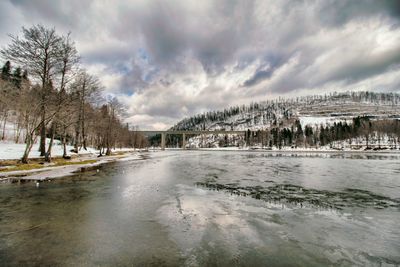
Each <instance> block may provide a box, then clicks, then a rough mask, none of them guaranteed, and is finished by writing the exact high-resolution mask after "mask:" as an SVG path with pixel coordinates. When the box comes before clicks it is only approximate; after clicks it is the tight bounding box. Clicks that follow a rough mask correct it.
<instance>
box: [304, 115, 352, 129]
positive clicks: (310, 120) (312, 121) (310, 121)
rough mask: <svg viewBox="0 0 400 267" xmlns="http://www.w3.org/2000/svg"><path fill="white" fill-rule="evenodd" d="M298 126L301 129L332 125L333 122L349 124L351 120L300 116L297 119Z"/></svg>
mask: <svg viewBox="0 0 400 267" xmlns="http://www.w3.org/2000/svg"><path fill="white" fill-rule="evenodd" d="M299 120H300V124H301V126H302V127H305V126H306V125H310V126H315V125H317V126H319V125H321V124H322V125H324V126H325V125H327V124H330V125H333V124H334V123H335V122H336V123H338V122H345V121H346V122H347V123H349V122H351V118H340V117H322V116H321V117H314V116H300V117H299Z"/></svg>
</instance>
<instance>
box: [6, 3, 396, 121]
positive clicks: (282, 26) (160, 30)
mask: <svg viewBox="0 0 400 267" xmlns="http://www.w3.org/2000/svg"><path fill="white" fill-rule="evenodd" d="M36 23H42V24H44V25H46V26H50V27H53V26H54V27H56V29H57V30H58V31H61V32H64V33H65V32H68V31H71V32H72V35H73V38H74V39H75V40H76V43H77V46H78V49H79V51H80V53H81V54H82V57H83V64H84V66H85V67H86V68H87V69H88V70H89V71H90V72H91V73H93V74H96V75H98V76H99V78H100V80H101V81H102V83H103V84H104V86H105V88H106V94H110V95H114V96H117V97H118V98H119V99H120V100H121V101H122V102H123V103H125V104H126V105H127V106H128V107H129V114H130V116H129V118H127V121H129V122H131V123H133V124H136V125H139V126H140V127H141V128H143V129H144V128H146V129H150V128H167V127H169V126H171V125H172V124H174V123H176V122H177V121H178V120H179V119H182V118H183V117H185V116H190V115H193V114H196V113H199V112H204V111H207V110H210V109H220V108H225V107H228V106H230V105H232V104H246V103H249V102H251V101H261V100H264V99H267V98H273V97H276V96H278V95H284V96H294V95H301V94H309V93H312V94H314V93H325V92H330V91H333V90H336V91H341V90H380V91H389V90H390V91H399V89H400V75H399V74H400V2H399V1H397V0H375V1H373V0H341V1H333V0H320V1H315V0H313V1H311V0H310V1H305V0H304V1H300V0H299V1H293V0H290V1H289V0H287V1H273V0H271V1H264V0H263V1H245V0H243V1H236V0H218V1H207V0H205V1H186V0H177V1H162V0H159V1H157V0H155V1H147V0H139V1H123V0H121V1H105V0H104V1H98V0H96V1H89V0H79V1H78V0H64V1H52V0H47V1H45V0H42V1H39V0H38V1H32V0H8V1H7V0H4V1H1V2H0V45H5V44H7V43H8V41H9V38H8V37H7V34H8V33H11V34H18V33H19V32H20V28H21V26H30V25H32V24H36Z"/></svg>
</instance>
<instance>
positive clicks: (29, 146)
mask: <svg viewBox="0 0 400 267" xmlns="http://www.w3.org/2000/svg"><path fill="white" fill-rule="evenodd" d="M33 143H34V140H33V138H32V135H31V134H30V133H27V134H26V146H25V151H24V155H23V156H22V158H21V162H22V163H24V164H27V163H28V157H29V153H30V152H31V149H32V146H33Z"/></svg>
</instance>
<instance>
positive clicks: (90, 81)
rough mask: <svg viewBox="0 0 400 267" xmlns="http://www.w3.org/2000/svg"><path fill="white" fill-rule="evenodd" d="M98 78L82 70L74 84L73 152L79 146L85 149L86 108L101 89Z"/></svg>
mask: <svg viewBox="0 0 400 267" xmlns="http://www.w3.org/2000/svg"><path fill="white" fill-rule="evenodd" d="M101 89H102V88H101V86H100V83H99V81H98V79H97V78H96V77H94V76H92V75H90V74H88V73H87V72H86V71H85V70H82V71H81V72H80V73H79V75H78V77H77V79H76V81H75V83H74V85H73V93H74V94H75V95H76V108H77V118H76V126H75V144H74V146H75V152H76V153H78V151H79V146H80V145H82V146H83V148H84V149H85V150H86V149H87V131H86V130H87V128H86V110H87V109H88V106H90V103H93V102H96V100H98V98H99V93H100V90H101Z"/></svg>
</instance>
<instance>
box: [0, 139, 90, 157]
mask: <svg viewBox="0 0 400 267" xmlns="http://www.w3.org/2000/svg"><path fill="white" fill-rule="evenodd" d="M46 141H47V143H49V142H50V139H47V140H46ZM72 149H73V146H67V153H68V154H71V152H70V151H71V150H72ZM24 151H25V144H16V143H14V142H11V141H10V142H3V141H1V142H0V160H2V159H20V158H21V157H22V155H23V154H24ZM96 152H97V151H96V150H95V149H93V148H88V150H84V149H82V150H81V151H79V154H95V153H96ZM51 153H52V156H53V157H55V156H62V154H63V146H62V145H61V142H60V141H59V140H54V143H53V149H52V152H51ZM39 157H40V152H39V142H37V143H36V144H34V145H33V147H32V150H31V153H30V154H29V158H39Z"/></svg>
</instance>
